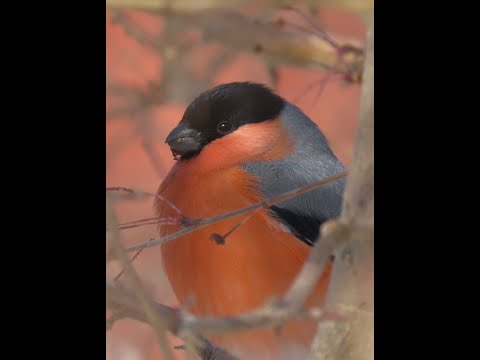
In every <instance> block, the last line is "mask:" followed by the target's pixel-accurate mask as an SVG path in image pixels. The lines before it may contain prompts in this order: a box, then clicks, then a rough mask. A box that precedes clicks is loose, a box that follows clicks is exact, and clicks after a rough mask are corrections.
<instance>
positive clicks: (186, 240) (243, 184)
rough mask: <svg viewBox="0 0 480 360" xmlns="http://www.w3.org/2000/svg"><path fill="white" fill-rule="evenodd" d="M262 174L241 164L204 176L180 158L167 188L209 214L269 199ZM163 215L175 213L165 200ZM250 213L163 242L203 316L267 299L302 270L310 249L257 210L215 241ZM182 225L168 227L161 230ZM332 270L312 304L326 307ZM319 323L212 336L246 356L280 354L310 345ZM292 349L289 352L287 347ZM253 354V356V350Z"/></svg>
mask: <svg viewBox="0 0 480 360" xmlns="http://www.w3.org/2000/svg"><path fill="white" fill-rule="evenodd" d="M254 188H255V179H253V178H252V177H250V176H249V175H248V174H247V173H245V172H244V171H243V170H242V169H241V168H239V167H233V168H229V169H223V170H217V171H212V172H209V173H202V174H199V173H197V172H196V171H194V169H192V168H191V166H189V165H188V163H186V164H185V163H177V164H176V165H175V167H174V169H172V171H171V172H170V174H169V175H168V177H167V179H165V181H164V183H163V184H162V186H161V187H160V189H159V193H160V194H161V195H163V196H164V197H166V198H167V199H169V200H170V201H172V202H173V203H174V204H175V205H176V206H177V207H178V208H180V209H181V210H182V212H183V213H184V214H185V215H186V216H188V217H192V218H204V217H210V216H214V215H218V214H221V213H224V212H226V211H230V210H234V209H238V208H241V207H244V206H247V205H250V204H253V203H255V202H257V201H259V200H261V198H260V196H259V195H258V194H257V193H256V192H255V191H254ZM157 210H158V214H159V216H173V215H174V213H173V212H172V211H171V210H170V209H169V208H168V206H166V205H165V204H161V203H159V204H157ZM245 216H246V215H240V216H237V217H235V218H231V219H227V220H224V221H221V222H219V223H215V224H212V225H210V226H207V227H205V228H203V229H200V230H198V231H195V232H192V233H190V234H187V235H185V236H183V237H181V238H178V239H175V240H173V241H170V242H168V243H165V244H164V245H162V247H161V252H162V256H163V263H164V267H165V271H166V273H167V276H168V278H169V280H170V282H171V285H172V288H173V290H174V292H175V294H176V296H177V298H178V300H179V301H180V302H181V303H188V304H189V305H188V309H189V311H191V312H192V313H194V314H198V315H212V316H222V315H235V314H239V313H243V312H247V311H249V310H252V309H254V308H256V307H259V306H261V305H263V304H264V303H265V302H266V301H268V300H269V299H271V298H272V297H279V296H281V295H282V294H284V293H285V291H286V290H287V289H288V286H289V285H290V284H291V282H292V280H293V279H294V278H295V276H296V275H297V273H298V272H299V270H300V268H301V266H302V264H303V262H304V261H305V259H306V257H307V255H308V252H309V250H310V248H309V247H308V246H307V245H305V244H304V243H303V242H301V241H299V240H298V239H296V238H295V237H294V236H293V235H291V234H290V233H289V232H287V231H285V228H282V226H279V224H278V223H277V222H276V221H275V220H273V219H271V218H270V217H269V216H268V215H267V213H266V211H265V210H262V211H259V212H257V213H256V214H255V215H254V216H253V217H252V218H250V219H249V220H248V221H247V222H246V223H244V224H243V225H241V226H240V227H239V228H238V229H237V230H236V231H234V232H233V233H232V234H231V235H230V236H228V237H227V238H226V242H225V244H224V245H218V244H216V243H215V242H214V241H212V240H211V239H210V235H211V234H212V233H219V234H225V233H227V232H228V231H229V230H231V229H232V228H233V227H234V226H235V225H237V224H238V223H239V222H240V221H241V220H242V219H243V218H244V217H245ZM176 230H178V228H175V227H173V226H165V227H162V228H161V229H160V232H161V235H166V234H168V233H171V232H173V231H176ZM329 274H330V268H329V269H328V270H327V271H326V273H325V274H324V276H323V278H322V279H321V281H320V282H319V284H318V286H317V288H316V290H315V292H314V294H313V295H312V296H311V297H310V299H309V301H308V302H309V303H310V304H315V305H322V303H323V301H324V294H325V292H326V287H327V282H328V278H329ZM314 329H315V324H314V323H313V322H310V321H302V322H298V321H297V322H292V323H289V324H288V325H287V326H285V327H284V328H283V329H282V331H281V332H280V333H275V332H274V331H273V330H270V329H260V330H252V331H248V332H242V333H232V334H226V335H221V336H212V337H211V338H210V339H211V340H212V341H213V342H214V343H216V344H218V345H220V346H223V347H225V348H226V349H227V350H230V351H232V352H234V353H236V354H237V355H241V356H243V357H242V358H257V357H258V358H262V359H268V358H275V359H280V357H279V352H280V351H281V352H285V351H288V347H289V346H290V348H292V346H297V345H298V346H303V345H308V344H309V342H310V341H311V338H312V335H313V333H314ZM285 347H286V348H287V349H286V350H284V348H285ZM247 354H248V355H247Z"/></svg>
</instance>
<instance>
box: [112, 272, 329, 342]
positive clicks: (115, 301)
mask: <svg viewBox="0 0 480 360" xmlns="http://www.w3.org/2000/svg"><path fill="white" fill-rule="evenodd" d="M106 284H107V306H108V307H109V308H110V309H111V310H113V311H114V312H120V313H121V314H123V315H124V316H125V317H130V318H132V319H135V320H138V321H142V322H147V323H150V321H149V319H147V318H146V316H145V312H144V310H143V306H142V305H141V304H140V303H139V301H138V300H137V298H136V297H135V296H134V295H133V294H132V293H131V292H130V291H128V290H126V289H125V288H123V287H121V286H120V285H118V284H114V283H113V282H112V281H110V280H108V279H107V282H106ZM153 306H154V308H155V311H156V312H157V313H158V314H160V315H161V317H162V319H163V320H164V323H165V325H166V327H167V328H168V329H169V330H170V331H171V332H172V333H174V334H176V335H178V334H180V333H181V331H182V330H183V329H188V330H190V331H192V332H194V333H200V332H201V333H226V332H238V331H245V330H250V329H257V328H265V327H272V326H278V325H281V324H282V323H284V322H285V321H287V320H293V319H304V318H317V319H318V318H320V317H321V316H322V315H323V312H322V311H320V310H319V309H309V310H299V309H291V308H290V307H287V306H283V305H280V304H278V303H274V302H272V303H269V304H266V305H265V306H263V307H261V308H259V309H256V310H253V311H251V312H249V313H245V314H241V315H238V316H225V317H197V316H194V315H191V314H187V313H185V312H182V311H181V310H179V309H174V308H171V307H168V306H165V305H161V304H158V303H155V302H153Z"/></svg>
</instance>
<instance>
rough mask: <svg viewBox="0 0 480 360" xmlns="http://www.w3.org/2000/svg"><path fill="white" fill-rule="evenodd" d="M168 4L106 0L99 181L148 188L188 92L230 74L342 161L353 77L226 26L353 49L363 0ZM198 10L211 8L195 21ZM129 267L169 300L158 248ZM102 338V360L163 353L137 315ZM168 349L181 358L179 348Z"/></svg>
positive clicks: (123, 213) (167, 163)
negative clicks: (311, 126)
mask: <svg viewBox="0 0 480 360" xmlns="http://www.w3.org/2000/svg"><path fill="white" fill-rule="evenodd" d="M217 2H218V1H217ZM150 3H151V2H150ZM171 3H172V4H175V3H178V5H179V6H178V8H177V7H175V6H174V5H172V8H171V9H169V8H166V9H163V10H160V11H158V10H156V9H155V11H153V10H152V9H151V8H149V5H148V4H149V1H144V0H142V1H140V0H139V1H138V4H147V5H145V8H142V9H138V8H139V7H141V6H138V4H137V5H136V7H137V9H134V8H133V7H132V8H129V6H128V1H113V0H112V1H107V16H106V44H107V47H106V58H107V62H106V73H107V78H106V105H107V111H106V131H107V137H106V144H107V154H106V155H107V164H106V171H107V187H110V186H111V187H115V186H122V187H128V188H133V189H138V190H144V191H148V192H152V193H154V192H155V191H156V190H157V188H158V186H159V184H160V183H161V181H162V179H163V177H164V176H165V175H166V173H167V172H168V170H169V168H170V167H171V166H172V164H173V159H172V155H171V152H170V151H169V149H168V146H167V145H166V144H164V141H165V137H166V135H167V134H168V133H169V132H170V130H171V129H172V128H173V127H174V126H175V125H176V124H177V123H178V121H179V120H180V119H181V117H182V114H183V111H184V110H185V108H186V106H187V105H188V103H189V102H190V101H191V100H192V99H193V98H194V97H195V96H196V95H198V94H199V93H200V92H201V91H203V90H205V89H207V88H209V87H212V86H215V85H218V84H222V83H226V82H231V81H255V82H261V83H264V84H266V85H268V86H270V87H271V88H273V89H274V90H275V91H276V92H277V93H278V94H280V95H281V96H282V97H284V98H285V99H286V100H288V101H290V102H292V103H294V104H296V105H297V106H299V107H300V108H301V109H302V110H303V111H304V112H305V113H306V114H307V115H308V116H309V117H310V118H311V119H312V120H313V121H315V122H316V123H317V124H318V125H319V127H320V128H321V129H322V130H323V132H324V133H325V135H326V136H327V138H328V139H329V141H330V144H331V146H332V148H333V150H334V151H335V153H336V154H337V156H338V157H339V158H340V160H341V161H342V162H343V163H344V164H345V165H346V166H347V167H348V166H349V164H350V159H351V156H352V148H353V139H354V135H355V128H356V121H357V113H358V108H359V100H360V97H359V96H360V83H359V81H358V79H355V77H354V76H352V74H351V73H348V72H346V71H340V72H334V71H332V70H331V69H328V68H327V69H325V68H323V67H322V66H319V64H313V63H309V62H302V61H298V60H295V61H291V59H290V58H289V56H288V54H286V55H285V54H273V55H272V53H270V52H269V51H268V49H267V50H266V51H265V49H264V48H266V47H265V46H264V45H254V46H249V45H248V44H247V45H246V46H245V44H244V43H243V42H242V39H240V40H239V38H238V37H236V35H235V31H239V32H241V31H242V28H241V26H240V27H239V28H238V29H235V26H237V22H235V21H236V20H241V21H243V19H245V20H248V21H253V23H255V24H260V25H261V28H262V29H263V28H265V27H270V28H271V29H274V30H275V32H274V35H273V36H272V39H271V41H272V42H275V41H278V40H277V39H276V36H277V35H278V37H279V38H280V39H282V36H283V34H288V36H293V37H298V39H299V41H306V40H305V39H307V40H308V39H311V38H315V40H318V41H324V42H328V41H327V40H328V39H330V37H331V38H332V39H333V40H334V41H335V42H338V44H348V45H351V46H355V47H358V48H359V49H361V48H362V47H363V43H364V39H365V31H366V28H365V24H364V21H363V19H362V5H365V3H366V2H364V1H363V2H362V1H356V2H355V1H354V0H350V1H338V2H335V1H325V2H323V1H320V2H318V1H304V2H302V1H298V2H291V1H290V2H288V4H289V5H290V6H292V7H293V8H294V9H291V8H285V7H282V6H279V5H278V4H277V3H278V2H272V1H270V2H268V1H267V2H262V1H258V2H251V1H236V3H239V5H236V6H228V7H225V4H224V5H222V6H216V7H213V5H211V4H214V3H215V1H202V0H197V2H196V6H197V7H198V9H197V8H189V7H188V5H189V4H192V3H193V2H192V0H190V1H178V2H175V1H171ZM223 3H229V1H224V2H223ZM283 3H284V2H283ZM125 4H126V5H125ZM132 4H135V2H134V1H132ZM185 4H186V5H185ZM368 4H369V3H368ZM280 5H282V4H280ZM142 6H143V5H142ZM212 7H213V10H214V11H215V13H213V15H212V13H211V10H212ZM145 10H146V11H145ZM206 12H210V13H209V14H208V17H205V21H203V20H202V19H203V18H202V16H205V14H206ZM232 14H233V16H234V18H233V19H234V20H235V21H232V22H231V25H232V27H231V28H228V31H222V26H225V27H229V26H230V25H229V24H228V22H229V19H230V18H229V17H228V16H230V15H232ZM212 19H213V20H212ZM239 24H242V22H239ZM247 24H248V23H247ZM323 31H324V32H323ZM325 33H326V34H328V38H327V40H325V35H324V34H325ZM259 37H261V36H260V35H259ZM295 39H296V38H295ZM267 41H269V40H268V39H267ZM267 47H268V46H267ZM116 211H117V215H118V217H119V221H120V223H126V222H131V221H135V220H139V219H147V218H151V217H152V216H153V210H152V199H151V198H146V199H142V200H135V201H128V202H122V203H119V204H117V205H116ZM121 235H122V241H123V242H124V244H125V245H127V246H131V245H134V244H138V243H143V242H145V241H147V240H149V239H151V238H155V237H156V233H155V226H154V225H150V226H138V227H133V228H129V229H125V230H122V233H121ZM134 266H135V268H136V269H137V271H138V273H139V275H140V276H141V278H142V280H143V283H144V285H145V287H146V288H147V290H148V291H150V292H151V294H152V296H153V297H154V298H155V300H156V301H158V302H161V303H165V304H167V305H176V300H175V297H174V296H173V294H172V293H171V290H170V288H169V286H168V282H167V281H166V279H165V277H164V274H163V270H162V264H161V257H160V253H159V248H158V247H153V248H150V249H146V250H144V251H143V252H142V253H141V254H140V255H139V256H138V258H137V259H135V261H134ZM119 271H120V268H119V266H118V264H117V263H116V262H114V261H113V262H109V263H108V265H107V276H109V277H112V278H113V277H115V276H116V275H117V274H118V273H119ZM107 315H108V313H107ZM106 337H107V359H115V360H127V359H128V360H133V359H149V360H160V359H161V358H162V357H161V355H160V352H159V349H158V346H157V344H156V341H155V337H154V334H153V332H152V331H151V329H150V328H149V327H148V326H147V325H144V324H142V323H139V322H135V321H133V320H121V321H118V322H116V323H115V324H114V326H113V327H112V329H111V330H109V331H108V332H107V335H106ZM169 339H170V342H171V344H172V346H175V345H180V344H181V340H179V339H176V338H175V337H173V336H171V337H170V338H169ZM175 354H176V355H177V357H178V359H183V358H184V354H183V351H181V350H176V351H175Z"/></svg>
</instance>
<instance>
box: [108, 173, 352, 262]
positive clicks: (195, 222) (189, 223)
mask: <svg viewBox="0 0 480 360" xmlns="http://www.w3.org/2000/svg"><path fill="white" fill-rule="evenodd" d="M346 176H347V172H343V173H340V174H338V175H335V176H332V177H330V178H328V179H326V180H322V181H319V182H317V183H314V184H310V185H307V186H304V187H301V188H298V189H295V190H292V191H289V192H287V193H285V194H282V195H280V196H277V197H273V198H269V199H266V200H263V201H260V202H258V203H256V204H253V205H250V206H246V207H243V208H241V209H238V210H234V211H230V212H227V213H224V214H220V215H217V216H212V217H209V218H204V219H187V218H183V221H184V223H185V224H186V226H185V227H184V228H182V229H181V230H179V231H176V232H174V233H172V234H169V235H166V236H163V237H161V238H160V239H156V240H153V241H149V242H146V243H143V244H139V245H135V246H132V247H130V248H128V249H127V250H126V251H127V252H132V251H136V250H139V249H143V248H149V247H152V246H156V245H159V244H163V243H165V242H167V241H170V240H173V239H176V238H178V237H180V236H183V235H185V234H188V233H191V232H193V231H195V230H198V229H201V228H203V227H205V226H207V225H210V224H213V223H216V222H219V221H222V220H225V219H229V218H232V217H235V216H238V215H241V214H244V213H247V212H250V211H253V210H256V209H258V208H261V207H264V206H272V205H275V204H278V203H281V202H283V201H286V200H288V199H291V198H294V197H296V196H299V195H302V194H305V193H308V192H310V191H313V190H315V189H318V188H321V187H322V186H325V185H328V184H330V183H332V182H335V181H337V180H339V179H341V178H344V177H346ZM111 256H113V254H109V258H110V257H111Z"/></svg>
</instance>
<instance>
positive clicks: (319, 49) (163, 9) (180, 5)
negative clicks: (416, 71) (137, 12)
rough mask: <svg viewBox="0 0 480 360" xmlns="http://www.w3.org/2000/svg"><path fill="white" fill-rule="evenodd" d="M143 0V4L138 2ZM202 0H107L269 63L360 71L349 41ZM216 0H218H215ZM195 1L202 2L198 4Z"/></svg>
mask: <svg viewBox="0 0 480 360" xmlns="http://www.w3.org/2000/svg"><path fill="white" fill-rule="evenodd" d="M143 2H145V3H147V4H142V3H143ZM206 3H208V4H203V1H196V0H195V1H193V2H192V1H187V0H185V1H179V2H177V1H175V2H171V3H170V2H168V1H156V2H154V1H145V0H144V1H140V2H137V0H130V1H129V0H107V6H109V7H111V8H118V7H131V8H137V9H142V10H148V11H150V12H156V13H159V14H163V15H166V16H168V17H170V18H171V19H175V20H177V21H179V22H181V23H182V24H184V25H185V26H192V25H193V26H197V27H199V28H200V29H202V30H203V32H204V34H205V36H207V37H210V38H214V39H216V40H219V41H222V42H224V43H226V44H228V45H230V46H234V47H236V48H239V49H242V50H247V51H253V52H255V53H262V54H264V55H266V56H267V57H268V58H269V60H270V61H271V62H273V63H281V64H285V63H287V64H291V65H298V66H303V67H312V68H318V67H321V68H325V69H328V70H330V71H333V72H339V73H348V74H349V75H351V76H352V78H357V77H358V74H361V71H362V67H363V52H362V51H361V50H359V49H358V48H357V47H356V46H353V45H352V41H349V44H344V45H339V46H338V48H336V47H334V46H332V45H331V44H329V43H328V42H326V41H325V40H323V39H322V38H321V37H319V36H317V35H315V34H308V33H291V32H287V31H283V30H282V29H280V28H279V27H278V26H275V25H274V24H269V23H261V22H259V21H257V20H255V19H253V18H252V17H248V16H245V15H242V14H240V13H238V12H233V11H230V10H223V9H219V8H220V7H224V5H223V6H214V5H213V3H214V2H206ZM216 3H218V2H216ZM196 4H202V5H201V6H199V5H196Z"/></svg>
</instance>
